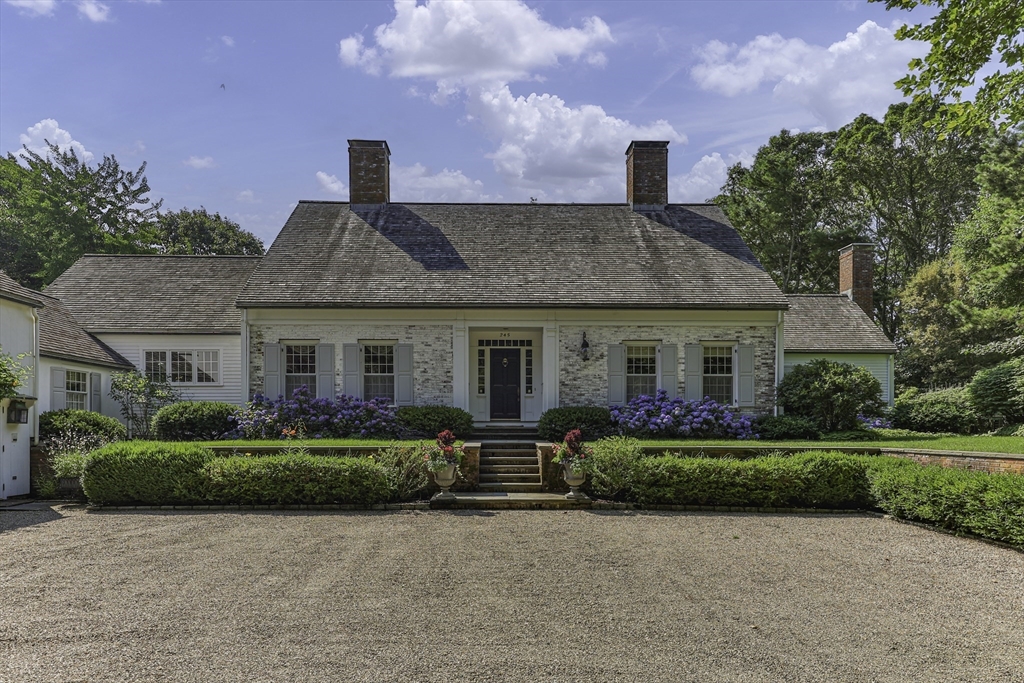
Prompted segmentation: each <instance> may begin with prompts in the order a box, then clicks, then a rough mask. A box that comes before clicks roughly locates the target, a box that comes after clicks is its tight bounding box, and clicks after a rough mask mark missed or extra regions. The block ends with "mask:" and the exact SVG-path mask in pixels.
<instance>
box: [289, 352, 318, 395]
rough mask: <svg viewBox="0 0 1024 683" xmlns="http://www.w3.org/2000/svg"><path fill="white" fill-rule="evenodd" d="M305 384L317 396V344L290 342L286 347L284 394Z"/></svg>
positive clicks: (290, 393) (290, 392)
mask: <svg viewBox="0 0 1024 683" xmlns="http://www.w3.org/2000/svg"><path fill="white" fill-rule="evenodd" d="M303 385H305V386H306V387H307V388H308V389H309V393H310V394H312V395H313V396H316V344H288V345H286V346H285V347H284V395H285V397H286V398H291V396H292V392H294V391H295V390H296V389H298V388H299V387H301V386H303Z"/></svg>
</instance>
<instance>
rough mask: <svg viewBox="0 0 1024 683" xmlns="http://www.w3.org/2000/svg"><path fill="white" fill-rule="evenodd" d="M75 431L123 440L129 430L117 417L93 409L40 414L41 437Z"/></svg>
mask: <svg viewBox="0 0 1024 683" xmlns="http://www.w3.org/2000/svg"><path fill="white" fill-rule="evenodd" d="M71 432H74V433H76V434H81V435H83V436H98V437H100V438H102V439H103V440H104V441H123V440H124V439H126V438H128V430H127V429H125V426H124V425H123V424H121V423H120V422H119V421H118V420H117V419H115V418H113V417H108V416H106V415H101V414H100V413H94V412H92V411H91V410H72V409H71V408H65V409H63V410H48V411H46V412H45V413H43V414H42V415H40V416H39V438H40V439H52V438H53V437H55V436H57V435H59V434H67V433H71Z"/></svg>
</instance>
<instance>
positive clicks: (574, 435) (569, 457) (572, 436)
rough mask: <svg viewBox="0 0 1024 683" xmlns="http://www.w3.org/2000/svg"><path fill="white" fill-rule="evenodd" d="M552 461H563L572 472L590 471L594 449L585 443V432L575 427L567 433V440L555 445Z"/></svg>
mask: <svg viewBox="0 0 1024 683" xmlns="http://www.w3.org/2000/svg"><path fill="white" fill-rule="evenodd" d="M551 462H557V463H561V464H562V465H563V466H565V467H566V468H568V469H569V470H570V471H572V472H590V471H591V470H592V469H593V463H594V449H592V448H591V447H590V446H584V445H583V433H582V432H581V431H580V430H578V429H573V430H572V431H570V432H569V433H567V434H566V435H565V442H564V443H560V444H556V445H555V457H553V458H552V459H551Z"/></svg>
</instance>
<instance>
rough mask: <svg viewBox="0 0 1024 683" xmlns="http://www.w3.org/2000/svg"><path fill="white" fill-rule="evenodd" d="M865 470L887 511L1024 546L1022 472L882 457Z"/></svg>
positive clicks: (874, 497)
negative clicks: (923, 464)
mask: <svg viewBox="0 0 1024 683" xmlns="http://www.w3.org/2000/svg"><path fill="white" fill-rule="evenodd" d="M894 460H895V461H897V462H892V461H894ZM871 461H873V462H871ZM868 476H869V478H870V480H871V491H872V496H873V499H874V502H875V504H876V505H877V506H878V507H880V508H881V509H883V510H885V511H886V512H888V513H889V514H891V515H894V516H896V517H902V518H903V519H910V520H916V521H920V522H927V523H929V524H935V525H937V526H940V527H942V528H945V529H950V530H952V531H963V532H967V533H972V534H976V535H978V536H984V537H986V538H992V539H995V540H998V541H1004V542H1006V543H1011V544H1014V545H1017V546H1020V547H1024V477H1021V476H1019V475H1013V474H990V473H988V472H976V471H971V470H963V469H957V468H945V467H938V466H928V467H924V466H921V465H918V464H916V463H914V462H911V461H909V460H902V461H901V460H899V459H897V458H882V457H875V458H871V459H870V461H869V463H868Z"/></svg>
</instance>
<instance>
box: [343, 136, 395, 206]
mask: <svg viewBox="0 0 1024 683" xmlns="http://www.w3.org/2000/svg"><path fill="white" fill-rule="evenodd" d="M390 158H391V150H390V149H388V143H387V142H385V141H384V140H349V141H348V187H349V190H348V194H349V200H348V201H349V204H351V205H352V207H353V208H355V207H358V206H366V205H371V206H380V205H381V204H387V203H388V202H390V201H391V171H390Z"/></svg>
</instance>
